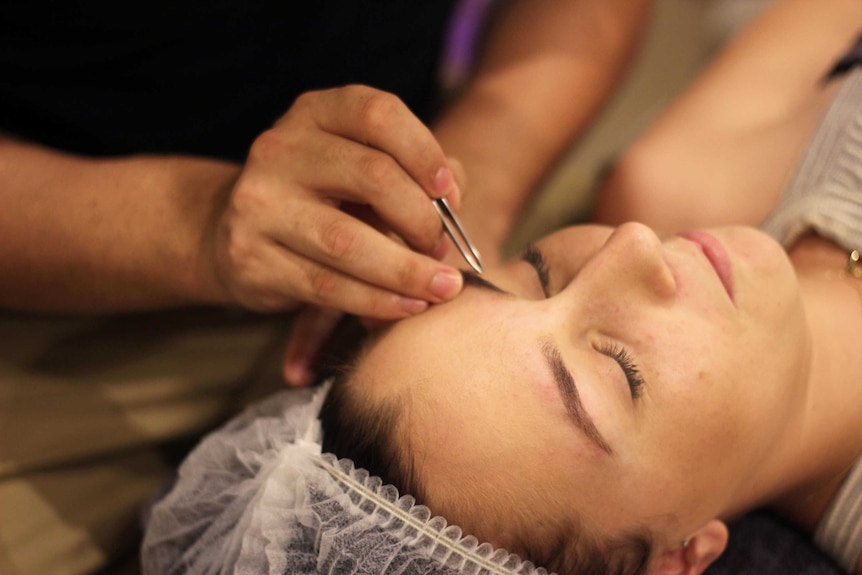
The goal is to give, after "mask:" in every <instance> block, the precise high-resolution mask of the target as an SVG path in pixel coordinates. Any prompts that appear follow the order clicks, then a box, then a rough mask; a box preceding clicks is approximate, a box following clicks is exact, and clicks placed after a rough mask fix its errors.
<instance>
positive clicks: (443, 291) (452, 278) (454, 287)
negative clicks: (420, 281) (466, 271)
mask: <svg viewBox="0 0 862 575" xmlns="http://www.w3.org/2000/svg"><path fill="white" fill-rule="evenodd" d="M462 281H463V280H462V278H461V274H459V273H458V272H454V271H444V272H437V275H435V276H434V279H432V280H431V286H430V288H429V289H430V290H431V293H433V294H434V295H435V296H437V297H439V298H441V299H443V300H444V301H445V300H450V299H452V298H453V297H455V296H456V295H457V294H458V292H459V291H461V282H462Z"/></svg>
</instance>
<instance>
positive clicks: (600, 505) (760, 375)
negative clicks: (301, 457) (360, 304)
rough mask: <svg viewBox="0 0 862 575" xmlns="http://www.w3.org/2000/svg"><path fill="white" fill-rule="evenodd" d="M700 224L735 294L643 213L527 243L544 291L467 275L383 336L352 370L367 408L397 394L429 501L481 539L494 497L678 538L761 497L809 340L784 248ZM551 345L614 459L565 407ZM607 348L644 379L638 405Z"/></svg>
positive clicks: (521, 272)
mask: <svg viewBox="0 0 862 575" xmlns="http://www.w3.org/2000/svg"><path fill="white" fill-rule="evenodd" d="M709 233H710V234H711V236H712V237H713V238H715V239H716V240H717V241H718V242H719V243H720V244H721V245H722V246H723V249H724V250H725V252H726V254H727V258H728V261H729V263H730V269H731V270H732V272H731V276H732V282H733V296H732V297H731V296H730V295H729V294H728V292H727V291H726V289H725V286H724V284H723V283H722V281H721V280H720V278H719V275H718V274H717V272H716V269H715V267H714V266H713V265H712V264H711V263H710V260H709V259H708V258H707V257H706V256H705V253H704V251H703V250H702V249H701V247H700V245H699V244H697V243H695V242H692V241H690V240H688V239H685V238H683V237H679V236H676V237H671V238H669V239H667V240H665V241H664V242H661V241H659V239H658V237H657V236H656V235H655V234H654V233H653V232H652V231H651V230H650V229H648V228H646V227H645V226H642V225H639V224H627V225H624V226H621V227H620V228H617V229H616V230H615V231H614V230H612V229H610V228H603V227H593V226H589V227H576V228H569V229H567V230H563V231H561V232H557V233H556V234H553V235H552V236H549V237H548V238H546V239H544V240H542V241H541V242H539V243H538V244H537V248H538V250H540V252H541V253H542V254H543V256H544V258H545V260H546V263H547V267H548V272H549V293H550V297H546V296H545V294H544V293H543V290H542V287H541V285H540V282H539V279H538V277H537V274H536V271H535V270H533V268H532V267H531V266H530V265H529V264H527V263H524V262H520V261H518V262H513V263H510V264H508V265H506V266H504V267H501V268H498V269H494V270H492V271H489V272H488V273H487V274H486V277H485V279H487V280H489V281H492V282H495V283H496V284H497V285H499V287H501V288H503V289H505V290H507V291H509V292H511V294H513V295H504V294H499V293H494V292H491V291H488V290H483V289H479V288H476V287H467V288H466V289H465V293H464V294H463V295H462V297H460V298H458V299H457V300H456V301H454V302H451V303H448V304H445V305H441V306H437V307H435V309H432V310H430V311H429V312H428V313H427V314H423V315H422V316H420V317H416V318H411V319H409V320H405V321H402V322H399V323H398V324H396V325H395V326H394V327H392V328H391V329H389V330H387V331H386V332H385V333H384V334H383V335H382V337H381V338H380V339H379V341H378V343H377V344H376V345H375V347H374V348H373V349H372V350H371V351H370V353H369V354H368V355H367V356H366V357H365V359H364V360H363V361H362V363H361V364H360V366H359V370H358V372H357V378H358V380H359V381H361V382H362V385H363V392H364V393H368V394H369V397H370V398H371V401H372V402H374V401H389V400H395V399H398V400H400V401H404V402H406V404H407V405H408V406H409V407H408V408H407V409H406V410H405V413H408V414H409V415H407V416H405V418H404V420H403V422H402V425H403V426H404V427H403V429H404V430H405V432H406V433H407V435H408V437H409V438H410V439H409V444H410V449H411V452H412V455H411V456H412V458H413V460H414V463H415V465H416V466H417V474H418V475H419V477H422V478H424V479H423V483H424V485H425V486H426V489H427V495H428V500H429V504H430V505H431V506H432V508H434V507H435V505H438V506H439V508H440V509H441V512H442V513H444V514H445V513H446V512H451V513H452V514H453V516H455V517H457V520H458V521H461V522H462V523H464V524H465V526H466V527H467V528H468V529H470V530H474V531H475V532H477V534H482V535H485V536H487V537H489V538H491V540H492V541H493V540H495V538H496V539H497V540H499V539H500V537H501V535H500V533H501V531H494V529H495V528H498V527H499V526H500V525H504V524H505V521H504V519H503V517H495V516H494V514H493V513H491V514H489V513H488V512H487V509H500V508H501V507H502V506H501V505H500V501H501V500H502V501H506V506H505V507H506V513H507V515H508V516H510V517H512V516H514V517H519V516H523V517H531V518H532V519H533V521H537V522H538V521H543V522H553V521H555V520H558V519H559V516H555V515H556V514H563V515H569V516H571V517H578V518H579V519H580V520H581V521H583V522H585V524H586V525H589V526H590V527H591V528H592V529H594V530H595V531H597V532H598V533H602V534H615V533H619V532H622V531H624V530H625V529H629V528H632V527H638V526H642V527H643V526H649V527H651V528H653V529H654V530H655V531H656V532H657V533H658V534H660V536H661V538H662V543H663V545H666V546H670V547H676V546H677V545H678V543H679V542H681V541H683V540H686V539H689V538H691V537H692V536H694V535H697V534H698V533H700V530H701V529H703V528H704V527H705V526H708V525H711V524H710V520H711V519H712V518H715V517H720V516H724V515H726V514H728V513H731V512H732V511H733V510H734V509H735V505H737V503H738V502H740V501H748V500H750V499H752V498H756V497H757V496H758V494H754V493H752V492H751V491H750V489H751V488H752V485H753V484H756V483H757V481H756V480H757V479H758V478H759V477H761V475H760V474H761V472H762V471H763V470H764V469H768V468H770V467H771V466H772V465H773V464H774V462H773V461H772V458H773V456H774V455H775V454H776V453H781V452H782V450H780V449H778V446H779V444H780V442H781V440H782V439H783V438H784V437H786V435H787V433H788V430H789V428H790V426H791V425H792V424H793V422H794V421H798V419H800V418H801V417H802V411H803V409H804V398H805V397H806V393H807V387H806V386H807V385H808V383H809V379H808V374H809V367H810V355H811V342H810V338H809V331H808V326H807V324H806V321H805V315H804V311H803V306H802V300H801V297H800V292H799V284H798V282H797V281H796V278H795V274H794V272H793V268H792V267H791V265H790V262H789V260H788V258H787V256H786V254H785V253H784V252H783V250H782V249H781V248H780V247H779V246H778V245H777V244H776V243H775V242H774V241H773V240H771V239H770V238H768V237H767V236H765V235H763V234H762V233H760V232H758V231H756V230H753V229H750V228H723V229H715V230H710V232H709ZM548 341H553V342H554V344H555V345H556V347H557V348H558V349H559V353H560V357H561V360H562V362H563V363H564V365H565V368H566V369H567V370H569V371H570V372H571V374H572V376H573V378H574V380H575V382H576V385H577V388H578V392H579V395H580V398H581V401H582V403H583V409H584V411H585V412H586V413H588V414H589V415H590V417H591V418H592V420H593V421H594V423H595V426H596V428H597V430H598V431H599V433H601V435H602V436H603V437H604V439H605V440H606V442H607V444H608V445H609V447H610V449H611V450H612V452H613V453H612V454H608V453H606V452H604V451H603V450H602V449H601V448H599V447H597V445H596V444H595V443H594V442H593V441H591V440H590V439H588V438H587V437H586V435H585V434H584V433H583V431H582V430H581V429H580V428H579V427H578V426H577V425H575V424H573V422H572V421H571V418H570V417H569V416H568V415H567V413H566V410H565V408H564V407H563V406H564V402H563V400H562V396H561V395H560V392H559V390H558V388H557V385H556V384H555V381H554V377H553V375H552V369H551V368H550V367H549V365H548V362H547V360H546V358H545V353H544V352H543V348H544V346H545V345H546V342H548ZM614 347H622V348H625V349H626V350H627V353H628V354H629V357H630V360H631V362H632V363H634V364H635V365H637V368H638V370H639V372H640V375H641V376H642V378H643V380H644V381H645V384H644V386H643V388H642V390H641V394H640V397H638V398H637V399H633V398H632V394H631V391H630V388H629V385H628V383H627V381H626V377H625V374H624V371H623V369H621V367H620V366H619V365H618V363H617V362H616V361H615V360H614V359H612V358H610V357H608V356H607V351H608V350H609V349H611V348H614ZM408 366H409V367H408ZM405 373H409V374H410V375H409V377H404V374H405ZM466 374H469V376H467V375H466ZM399 398H400V399H399ZM514 454H517V455H516V456H513V455H514ZM452 484H454V485H459V486H464V488H463V489H459V490H457V491H452V490H449V489H447V488H446V487H445V485H452ZM537 486H541V487H540V488H537ZM659 493H660V494H661V496H660V497H659V496H657V494H659ZM475 498H478V501H479V502H480V503H479V504H476V499H475ZM466 501H472V502H473V503H472V504H471V505H469V506H467V507H465V502H466ZM475 508H479V509H483V510H484V511H483V512H482V513H480V514H477V515H475V516H471V515H470V513H469V511H468V512H467V513H465V512H464V509H475ZM537 524H541V523H537ZM502 532H504V531H502ZM724 536H725V537H726V532H725V534H724ZM503 537H504V538H505V536H503ZM719 539H721V537H720V536H719ZM500 543H502V544H505V543H506V542H505V541H501V542H500ZM719 544H720V547H722V548H723V544H722V543H721V542H720V541H719ZM718 552H719V553H720V549H719V551H718Z"/></svg>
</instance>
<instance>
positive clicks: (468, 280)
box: [461, 270, 514, 296]
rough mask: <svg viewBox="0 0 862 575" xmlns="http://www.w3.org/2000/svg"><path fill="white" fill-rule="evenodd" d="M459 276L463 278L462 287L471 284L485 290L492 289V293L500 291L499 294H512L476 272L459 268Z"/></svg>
mask: <svg viewBox="0 0 862 575" xmlns="http://www.w3.org/2000/svg"><path fill="white" fill-rule="evenodd" d="M461 277H462V278H464V287H467V286H471V287H477V288H479V289H483V290H486V291H492V292H494V293H500V294H504V295H508V296H511V295H514V294H512V293H511V292H507V291H506V290H504V289H503V288H501V287H499V286H497V285H495V284H492V283H491V282H489V281H488V280H486V279H485V278H483V277H482V276H480V275H479V274H477V273H476V272H472V271H467V270H461Z"/></svg>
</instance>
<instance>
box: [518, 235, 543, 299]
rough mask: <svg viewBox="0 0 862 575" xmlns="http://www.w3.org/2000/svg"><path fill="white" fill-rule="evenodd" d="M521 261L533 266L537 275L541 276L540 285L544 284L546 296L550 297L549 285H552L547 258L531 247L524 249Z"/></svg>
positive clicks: (534, 247)
mask: <svg viewBox="0 0 862 575" xmlns="http://www.w3.org/2000/svg"><path fill="white" fill-rule="evenodd" d="M521 259H522V260H524V261H525V262H527V263H528V264H530V265H531V266H533V268H534V269H535V270H536V274H537V275H538V276H539V283H541V284H542V289H543V290H544V291H545V295H546V296H547V295H549V294H548V291H549V290H548V285H549V284H550V280H549V277H550V275H549V272H548V264H547V263H546V262H545V256H543V255H542V252H540V251H539V250H538V249H536V246H534V245H529V246H527V247H526V248H525V249H524V253H523V254H522V255H521Z"/></svg>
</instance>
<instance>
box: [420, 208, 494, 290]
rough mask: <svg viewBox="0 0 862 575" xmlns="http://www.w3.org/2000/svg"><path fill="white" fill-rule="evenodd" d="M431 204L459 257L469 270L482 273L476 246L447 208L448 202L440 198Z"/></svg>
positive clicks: (480, 259)
mask: <svg viewBox="0 0 862 575" xmlns="http://www.w3.org/2000/svg"><path fill="white" fill-rule="evenodd" d="M432 203H433V204H434V208H435V209H436V210H437V213H438V214H440V219H441V220H443V228H445V230H446V233H447V234H449V237H450V238H452V241H453V242H455V246H456V247H457V248H458V251H459V252H461V255H462V256H464V259H465V260H467V263H468V264H470V267H471V268H473V269H474V270H476V272H477V273H482V270H483V267H482V258H481V257H479V250H477V249H476V246H474V245H473V242H471V241H470V238H468V237H467V232H465V231H464V227H463V226H462V225H461V222H459V221H458V216H456V215H455V212H453V211H452V208H450V207H449V202H447V201H446V198H440V199H437V200H432Z"/></svg>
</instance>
